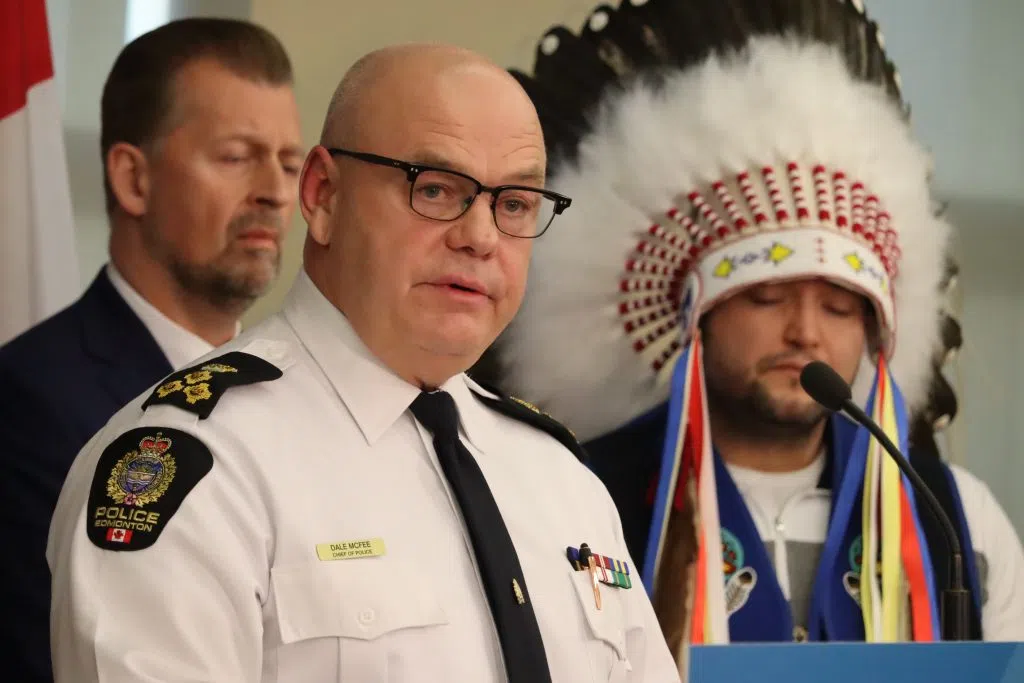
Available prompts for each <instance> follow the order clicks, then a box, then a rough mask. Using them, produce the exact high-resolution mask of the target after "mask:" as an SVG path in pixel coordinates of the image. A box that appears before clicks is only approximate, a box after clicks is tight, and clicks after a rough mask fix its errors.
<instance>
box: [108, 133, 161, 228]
mask: <svg viewBox="0 0 1024 683" xmlns="http://www.w3.org/2000/svg"><path fill="white" fill-rule="evenodd" d="M106 172H107V180H108V182H109V183H110V189H111V191H112V192H113V194H114V197H115V198H116V199H117V203H118V204H119V205H120V207H121V210H122V211H124V212H125V213H127V214H128V215H130V216H134V217H136V218H138V217H139V216H142V215H143V214H145V213H146V208H147V207H148V205H149V193H150V187H151V179H150V168H149V162H148V160H147V159H146V155H145V153H143V151H142V150H141V149H139V148H138V147H136V146H135V145H130V144H128V143H127V142H117V143H114V144H113V145H111V147H110V149H109V150H107V158H106Z"/></svg>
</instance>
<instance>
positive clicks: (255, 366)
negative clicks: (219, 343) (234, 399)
mask: <svg viewBox="0 0 1024 683" xmlns="http://www.w3.org/2000/svg"><path fill="white" fill-rule="evenodd" d="M281 374H282V373H281V370H280V369H279V368H278V367H277V366H275V365H273V364H272V363H270V362H268V361H266V360H264V359H262V358H260V357H259V356H254V355H252V354H248V353H243V352H241V351H232V352H229V353H226V354H224V355H223V356H220V357H218V358H215V359H214V360H212V361H210V362H206V363H200V364H198V365H194V366H192V367H189V368H185V369H183V370H180V371H178V372H175V373H174V374H172V375H170V376H169V377H168V378H167V379H166V380H165V381H164V382H163V383H162V384H160V386H158V387H157V388H156V389H154V390H153V393H152V394H150V396H149V398H148V399H146V402H145V403H143V404H142V409H143V410H146V409H147V408H149V407H150V406H153V405H159V404H170V405H174V406H177V407H179V408H182V409H184V410H187V411H189V412H192V413H195V414H197V415H199V417H200V418H205V417H208V416H209V414H210V413H211V412H212V411H213V408H214V406H216V405H217V401H219V400H220V397H221V396H222V395H223V394H224V392H225V391H227V390H228V389H230V388H231V387H236V386H243V385H246V384H255V383H258V382H266V381H269V380H274V379H277V378H278V377H280V376H281Z"/></svg>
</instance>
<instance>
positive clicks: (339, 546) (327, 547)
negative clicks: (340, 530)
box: [316, 538, 384, 560]
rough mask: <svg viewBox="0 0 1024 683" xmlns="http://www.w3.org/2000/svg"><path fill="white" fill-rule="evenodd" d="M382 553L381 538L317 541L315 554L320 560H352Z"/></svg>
mask: <svg viewBox="0 0 1024 683" xmlns="http://www.w3.org/2000/svg"><path fill="white" fill-rule="evenodd" d="M383 554H384V539H383V538H366V539H362V540H358V541H340V542H338V543H319V544H317V546H316V556H317V557H319V558H320V559H321V560H353V559H356V558H359V557H377V556H378V555H383Z"/></svg>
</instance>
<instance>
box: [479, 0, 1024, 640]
mask: <svg viewBox="0 0 1024 683" xmlns="http://www.w3.org/2000/svg"><path fill="white" fill-rule="evenodd" d="M534 71H535V73H534V74H533V75H532V76H526V75H524V74H520V73H518V72H514V73H516V75H517V77H519V78H520V81H521V82H522V83H523V84H524V87H526V89H527V90H528V92H530V94H531V97H533V99H534V102H535V104H536V105H537V108H538V110H539V112H540V114H541V118H542V122H543V123H544V127H545V135H546V137H547V140H548V147H549V149H551V150H552V151H553V153H554V154H555V155H556V156H555V159H554V161H553V163H552V164H551V168H550V170H549V185H550V186H551V187H552V188H554V189H556V190H558V191H561V192H565V193H567V194H569V195H571V196H572V197H574V200H575V201H574V206H573V213H572V215H571V216H569V217H567V219H566V220H565V221H564V222H563V224H562V225H560V226H559V228H558V230H556V231H554V232H553V234H551V236H550V239H549V240H548V242H547V243H545V245H544V248H543V249H539V250H538V251H537V252H536V253H535V255H534V261H533V264H532V266H531V269H532V271H531V275H530V278H531V280H530V287H529V289H528V291H527V294H526V298H525V302H524V305H523V308H522V309H521V311H520V313H519V316H518V318H517V319H516V320H515V321H514V323H513V325H512V326H511V327H510V329H509V330H508V331H507V333H506V334H505V335H504V336H503V337H502V339H501V340H500V341H499V345H498V347H497V349H496V353H497V358H498V360H499V366H500V373H501V383H502V387H503V389H506V390H509V391H513V392H515V393H518V394H519V395H523V396H526V397H528V398H529V399H530V400H532V401H534V402H535V403H537V404H538V405H539V406H540V407H541V408H543V409H545V410H547V411H549V412H550V413H552V414H553V415H554V416H555V417H556V418H558V419H560V420H561V421H563V422H565V423H566V424H567V425H568V426H569V427H571V428H572V429H574V430H575V431H576V433H577V435H578V436H579V437H580V439H581V440H583V441H586V442H587V443H586V447H587V450H588V451H589V452H590V454H591V456H592V467H593V469H594V471H595V472H597V473H598V475H599V476H600V477H601V478H602V479H603V480H604V482H605V484H606V485H607V487H608V489H609V491H610V492H611V494H612V496H613V497H614V498H615V499H616V502H617V504H618V506H619V509H620V512H621V515H622V520H623V526H624V530H625V533H626V537H627V540H628V542H629V544H630V551H631V554H632V555H633V557H634V558H635V559H636V560H637V562H638V563H640V564H641V565H642V570H643V571H642V578H643V580H644V581H643V582H644V585H645V586H647V587H648V590H649V591H651V593H652V600H653V602H654V604H655V607H656V610H657V611H658V613H659V617H660V618H661V621H662V627H663V629H664V631H665V635H666V637H667V639H668V641H669V644H670V645H671V646H672V647H673V649H674V650H675V651H676V653H677V655H678V654H679V653H680V652H681V651H682V650H683V649H684V648H683V644H684V643H685V642H691V643H725V642H736V641H787V640H794V639H795V640H868V641H896V640H922V641H927V640H937V639H939V638H941V637H942V634H941V633H940V626H939V609H938V604H939V598H938V596H939V594H940V592H941V590H942V589H943V588H945V587H946V586H947V580H948V574H949V559H950V556H949V549H948V548H947V547H946V545H945V543H944V539H943V537H942V536H941V534H940V533H939V531H938V529H937V526H936V523H935V521H934V520H933V519H932V518H931V516H930V515H929V513H928V512H927V511H926V510H925V506H924V505H923V501H922V499H921V496H920V495H919V494H918V492H917V491H915V490H914V489H913V488H912V487H911V485H910V482H909V481H908V479H907V478H906V477H905V476H904V475H902V474H901V472H900V470H899V469H898V468H897V466H896V464H895V462H894V461H893V460H892V459H891V458H890V457H889V456H888V455H886V454H885V452H884V451H883V450H882V448H881V446H880V445H879V444H878V442H877V441H875V440H874V439H873V438H872V437H871V436H870V434H869V433H868V432H867V430H865V429H864V428H862V427H859V426H858V425H856V424H855V423H853V422H852V421H850V420H847V419H846V418H845V417H843V416H841V415H838V414H837V415H829V414H828V413H827V412H826V411H825V410H824V409H823V408H822V407H821V406H819V405H818V404H817V403H816V402H815V401H814V400H812V399H811V397H810V396H808V395H807V394H806V393H805V392H804V390H803V389H802V388H801V383H800V375H801V372H802V370H803V368H804V367H805V365H806V364H808V363H809V362H811V361H823V362H825V363H827V364H829V365H830V366H831V367H832V368H834V369H835V370H836V371H837V372H838V373H839V374H840V375H841V376H842V378H843V379H844V380H845V381H847V382H848V383H850V384H852V385H854V396H855V400H857V401H858V402H859V403H860V405H862V406H866V411H867V413H868V414H869V415H871V416H872V417H873V418H874V419H875V420H876V421H877V422H878V423H879V424H880V425H881V426H882V428H883V429H884V430H885V431H886V433H887V434H888V435H889V436H890V438H891V439H892V440H893V441H894V442H895V443H896V444H898V445H899V446H900V447H901V450H903V452H905V453H906V452H911V453H912V456H911V461H912V462H914V464H915V465H916V466H917V468H918V469H919V470H920V471H921V474H922V477H923V478H924V479H925V481H926V482H928V484H929V485H930V486H931V488H932V489H933V490H935V492H936V496H937V498H938V499H939V501H940V502H941V503H942V504H943V507H944V509H945V510H946V512H947V514H949V515H950V516H951V518H952V519H953V521H954V525H955V526H956V530H957V533H958V537H959V539H960V542H961V544H962V546H963V548H964V550H965V555H966V558H965V559H966V581H965V582H966V584H967V587H968V588H969V589H970V592H971V596H972V604H971V619H970V621H971V624H970V636H971V637H974V638H979V637H984V638H985V639H1013V640H1024V592H1022V590H1024V589H1022V588H1020V587H1021V586H1022V585H1024V553H1022V550H1021V544H1020V541H1019V540H1018V538H1017V536H1016V534H1015V533H1014V531H1013V528H1012V526H1011V524H1010V522H1009V520H1008V519H1007V517H1006V515H1005V513H1004V512H1003V511H1002V509H1001V508H1000V506H999V505H998V503H997V502H996V501H995V500H994V498H993V496H992V495H991V493H990V492H989V490H988V489H987V487H985V485H984V484H982V483H981V482H980V481H979V480H977V479H976V478H974V477H973V476H971V475H970V474H968V473H967V472H966V471H964V470H963V469H960V468H956V467H947V466H946V465H945V464H943V463H941V461H939V459H938V458H936V457H934V456H931V455H925V456H922V455H921V454H920V452H919V451H917V450H915V449H911V448H910V447H909V444H908V436H909V432H910V427H909V425H910V422H911V419H912V417H913V415H914V414H915V411H917V410H919V409H920V408H921V407H922V406H923V405H924V404H925V403H926V401H927V399H928V389H929V381H930V379H931V378H932V376H933V365H932V357H933V352H934V351H935V349H936V347H937V346H938V337H939V320H940V307H941V302H940V281H941V279H942V277H943V259H944V254H945V249H946V246H947V238H948V235H949V232H950V230H949V226H948V225H947V224H946V223H945V222H944V221H943V220H942V219H941V218H939V217H938V216H937V215H936V213H935V211H934V208H933V201H932V197H931V195H930V190H929V160H928V156H927V154H926V153H925V151H924V150H923V149H922V148H921V146H920V145H919V144H918V143H917V142H916V141H915V140H914V138H913V136H912V134H911V131H910V129H909V126H908V124H907V121H906V117H905V112H904V111H903V110H902V109H901V108H900V106H899V96H898V90H899V88H898V78H897V76H896V74H895V70H894V69H893V68H892V66H891V64H890V63H889V62H888V60H887V59H886V58H885V53H884V50H883V46H882V43H881V38H880V36H879V35H878V34H877V27H876V26H875V25H874V24H873V23H872V22H870V21H869V20H868V19H867V18H866V16H865V15H864V12H863V8H862V7H861V6H860V3H859V2H851V1H850V0H817V1H811V0H804V1H798V0H791V1H784V0H774V1H772V2H764V1H763V0H760V1H758V0H746V1H744V0H730V1H729V2H723V1H722V0H649V1H648V0H624V2H623V4H622V6H621V7H619V8H618V9H616V10H612V9H611V8H608V7H607V6H603V7H601V8H598V9H597V10H596V11H595V12H594V13H593V14H592V15H591V16H590V18H589V19H588V21H587V23H586V25H585V28H584V30H583V31H582V32H581V34H580V35H579V36H577V35H575V34H573V33H571V32H569V31H567V30H565V29H562V28H560V27H559V28H556V29H553V30H552V31H549V32H548V33H547V34H546V35H545V37H544V38H543V40H542V41H541V43H540V45H539V47H538V56H537V63H536V66H535V70H534Z"/></svg>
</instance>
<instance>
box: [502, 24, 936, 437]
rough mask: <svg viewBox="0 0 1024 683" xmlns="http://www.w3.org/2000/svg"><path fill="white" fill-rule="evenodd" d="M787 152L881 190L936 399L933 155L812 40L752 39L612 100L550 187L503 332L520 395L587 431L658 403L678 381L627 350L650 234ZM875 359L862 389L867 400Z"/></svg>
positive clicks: (913, 398) (899, 341)
mask: <svg viewBox="0 0 1024 683" xmlns="http://www.w3.org/2000/svg"><path fill="white" fill-rule="evenodd" d="M789 160H802V161H805V162H806V163H823V164H826V165H828V166H829V167H832V168H841V169H843V170H845V171H846V172H847V173H848V175H849V176H850V177H854V178H858V179H860V180H862V181H863V182H864V183H865V184H866V185H867V186H868V187H870V188H871V189H872V190H873V191H874V192H875V193H876V194H878V195H879V197H880V198H881V201H882V202H883V203H884V204H885V206H886V208H887V209H888V210H889V213H890V214H891V217H892V226H893V227H894V228H895V229H896V230H897V231H898V233H899V244H900V248H901V250H902V258H901V260H900V263H899V275H898V278H897V279H896V280H895V282H894V287H895V291H896V318H897V326H898V327H897V330H895V335H896V345H895V353H894V356H893V358H892V359H891V368H892V371H893V374H894V376H895V379H896V382H897V384H898V385H899V386H900V388H901V389H902V391H903V393H904V395H905V397H906V399H907V402H908V405H909V406H911V408H915V407H918V406H920V405H922V404H923V403H924V401H925V400H926V398H927V396H926V392H927V385H928V381H929V376H930V372H931V366H930V361H931V355H932V352H933V350H934V349H935V348H936V346H937V343H938V312H939V308H940V305H941V301H940V294H939V291H938V284H939V279H940V276H941V273H942V265H943V255H944V249H945V246H946V242H947V239H948V234H949V227H948V226H947V225H946V224H945V223H944V222H942V221H941V220H939V219H937V218H936V217H934V216H933V214H932V211H931V201H930V195H929V187H928V182H927V174H928V163H929V162H928V156H927V153H926V152H925V150H924V149H922V147H921V146H920V145H919V144H918V143H917V142H915V140H914V139H913V137H912V134H911V131H910V130H909V127H908V126H907V124H906V122H905V121H904V120H903V119H902V117H901V113H900V112H899V111H898V109H897V108H896V107H895V106H894V105H893V104H892V103H891V102H890V101H888V100H887V99H886V97H885V94H884V93H883V92H882V91H881V90H880V89H878V88H876V87H874V86H870V85H867V84H863V83H860V82H857V81H855V80H853V78H852V77H851V76H850V75H849V74H848V72H847V71H846V68H845V65H844V64H843V62H842V60H841V58H840V56H839V54H838V53H837V52H835V51H834V50H832V49H831V48H829V47H827V46H825V45H822V44H818V43H806V42H797V41H795V40H792V39H781V38H756V39H753V40H751V41H750V42H749V44H748V48H747V50H745V51H744V52H743V53H742V54H740V55H738V56H733V57H731V58H728V59H723V58H718V57H714V58H711V59H709V60H708V61H706V62H705V63H704V64H702V65H700V66H698V67H695V68H693V69H690V70H688V71H685V72H680V73H678V74H673V75H672V76H670V77H669V79H668V81H667V83H666V84H664V86H663V87H662V88H660V89H659V90H657V91H655V90H654V89H652V88H651V87H650V86H649V85H639V84H638V85H635V86H633V87H631V88H627V89H626V91H625V92H622V93H619V94H617V95H615V96H612V98H610V99H609V100H608V101H607V102H606V103H605V105H604V106H603V107H602V108H601V110H600V112H599V115H597V116H596V117H595V121H594V128H593V130H592V132H591V133H590V134H589V135H588V136H586V137H585V138H584V139H583V140H582V141H581V144H580V148H579V160H578V162H577V163H575V164H566V165H563V166H562V167H560V168H555V169H552V175H551V179H550V182H549V187H551V188H552V189H554V190H556V191H558V192H562V193H564V194H566V195H568V196H570V197H572V198H573V204H572V206H571V207H570V208H569V209H568V210H567V211H566V212H565V214H563V215H562V216H559V217H558V219H557V220H556V221H555V223H554V225H552V227H551V229H550V230H549V231H548V232H547V233H545V235H544V236H543V237H542V238H541V239H540V240H539V242H538V244H537V245H536V247H535V249H534V254H533V262H532V264H531V267H530V279H529V286H528V288H527V293H526V296H525V299H524V302H523V306H522V308H521V310H520V312H519V314H518V316H517V317H516V319H515V320H514V321H513V322H512V324H511V325H510V326H509V328H508V329H507V330H506V332H505V333H504V334H503V335H502V337H501V338H500V340H499V346H498V349H499V357H500V359H501V363H502V366H503V368H502V372H503V376H504V377H505V378H506V381H507V386H508V388H509V390H510V391H512V392H514V393H516V394H518V395H521V396H524V397H526V398H528V399H529V400H531V401H532V402H534V403H536V404H537V405H539V406H542V407H543V408H544V409H545V410H546V411H547V412H549V413H551V414H552V415H553V416H555V417H556V418H558V419H560V420H562V421H564V422H565V423H566V424H567V425H568V426H569V427H571V428H572V429H573V430H575V431H576V433H577V434H578V435H579V436H580V438H581V439H583V440H588V439H591V438H593V437H595V436H599V435H601V434H604V433H607V432H609V431H611V430H613V429H615V428H618V427H620V426H622V425H623V424H625V423H627V422H629V421H630V420H631V419H633V418H635V417H637V416H639V415H641V414H643V413H645V412H646V411H648V410H649V409H651V408H653V407H655V406H657V405H658V404H660V403H662V402H664V401H665V400H666V399H667V397H668V387H667V386H665V385H664V384H661V383H656V382H655V376H654V372H653V371H652V369H651V367H650V365H649V364H648V363H647V362H646V361H645V360H643V359H642V358H641V357H640V355H639V354H637V353H636V352H635V351H634V350H633V349H632V347H631V345H630V343H629V341H628V339H627V337H626V334H625V333H624V331H623V329H622V323H621V319H620V317H619V315H618V311H617V305H618V301H619V292H618V285H619V281H620V279H621V276H622V274H623V271H624V264H625V260H626V258H627V256H628V254H629V253H630V252H631V250H632V249H633V247H634V245H635V244H636V242H637V240H638V238H639V236H640V235H642V234H643V233H644V232H645V231H646V230H647V228H648V227H649V226H650V223H651V221H652V217H656V216H660V215H662V214H663V213H664V211H665V210H666V209H667V208H668V207H669V206H671V205H672V203H673V202H675V201H677V198H678V197H679V195H681V194H683V195H685V193H686V192H688V191H689V190H691V189H693V188H695V187H697V186H700V185H706V184H707V183H709V182H710V181H712V180H715V179H717V178H719V177H722V176H724V175H726V174H731V173H736V172H738V171H740V170H743V169H745V168H755V169H756V168H758V167H760V166H761V165H764V164H779V163H783V164H784V163H785V162H786V161H789ZM873 373H874V367H873V365H872V364H870V363H869V362H865V363H863V364H862V366H861V369H860V372H859V374H858V378H857V382H856V384H855V391H856V396H857V397H858V398H859V399H860V400H861V401H863V400H864V399H865V398H866V396H867V390H868V388H869V386H870V382H871V379H872V377H873Z"/></svg>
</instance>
